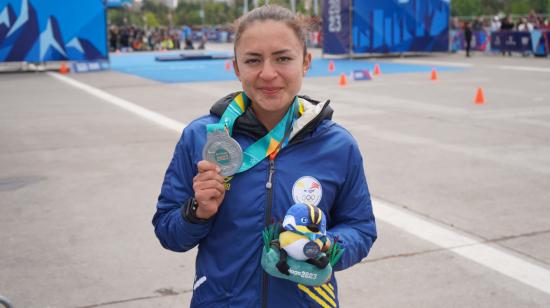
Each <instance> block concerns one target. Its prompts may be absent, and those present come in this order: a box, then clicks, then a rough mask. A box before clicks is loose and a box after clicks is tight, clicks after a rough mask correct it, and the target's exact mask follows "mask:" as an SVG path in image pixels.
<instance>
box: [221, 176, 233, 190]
mask: <svg viewBox="0 0 550 308" xmlns="http://www.w3.org/2000/svg"><path fill="white" fill-rule="evenodd" d="M232 179H233V176H226V177H224V178H223V187H224V188H225V190H230V189H231V180H232Z"/></svg>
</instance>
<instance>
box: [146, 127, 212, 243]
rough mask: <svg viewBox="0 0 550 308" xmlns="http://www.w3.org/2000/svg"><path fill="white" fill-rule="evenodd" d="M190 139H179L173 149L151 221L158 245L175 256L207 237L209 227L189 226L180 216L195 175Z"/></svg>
mask: <svg viewBox="0 0 550 308" xmlns="http://www.w3.org/2000/svg"><path fill="white" fill-rule="evenodd" d="M185 134H186V133H185V131H184V135H185ZM191 135H192V134H191ZM186 139H187V140H186ZM192 139H193V138H184V137H183V136H182V138H181V139H180V141H179V142H178V144H177V145H176V149H175V151H174V156H173V157H172V161H171V162H170V165H169V166H168V169H167V170H166V175H165V176H164V182H163V183H162V188H161V192H160V196H159V198H158V203H157V211H156V213H155V215H154V217H153V225H154V226H155V234H156V235H157V238H158V239H159V241H160V243H161V245H162V246H163V247H164V248H166V249H169V250H172V251H177V252H183V251H187V250H189V249H191V248H193V247H195V246H196V245H197V244H198V243H199V241H200V240H201V239H202V238H204V237H205V236H206V235H207V234H208V232H209V230H210V226H211V224H212V222H211V221H209V222H206V223H201V224H192V223H190V222H188V221H187V220H185V219H184V218H183V216H182V206H184V204H185V203H186V202H187V200H189V199H190V198H192V197H193V196H194V192H193V177H194V176H195V174H196V173H197V167H196V164H195V163H194V162H193V159H192V153H193V152H192V147H191V143H192Z"/></svg>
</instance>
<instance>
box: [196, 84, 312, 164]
mask: <svg viewBox="0 0 550 308" xmlns="http://www.w3.org/2000/svg"><path fill="white" fill-rule="evenodd" d="M249 106H250V99H249V98H248V97H247V96H246V94H245V93H244V92H241V93H239V94H238V95H237V96H235V98H234V99H233V100H232V101H231V103H229V106H227V108H226V109H225V111H224V113H223V115H222V116H221V118H220V121H219V122H218V123H216V124H208V125H206V129H207V132H208V133H213V132H215V131H225V132H226V133H227V134H229V135H232V133H233V125H234V124H235V121H236V120H237V118H238V117H239V116H240V115H242V114H243V113H244V112H245V110H246V108H248V107H249ZM301 110H302V108H301V104H300V102H299V98H298V97H295V98H294V101H293V103H292V105H291V106H290V108H288V111H287V112H286V114H285V116H284V117H283V118H282V119H281V121H280V122H279V123H277V125H276V126H275V127H274V128H273V129H272V130H271V131H270V132H269V133H267V134H266V135H265V136H263V137H262V138H260V139H259V140H258V141H256V142H255V143H253V144H251V145H250V146H248V147H247V148H246V149H245V150H244V151H243V163H242V165H241V167H240V168H239V170H238V171H237V173H240V172H244V171H246V170H248V169H250V168H252V167H254V166H255V165H256V164H258V163H259V162H260V161H262V159H264V158H265V157H267V156H269V155H271V154H272V153H274V152H277V151H279V150H281V149H282V148H283V147H285V146H286V145H287V144H288V139H289V138H288V136H289V135H290V130H291V129H292V124H293V122H294V120H295V118H296V117H297V116H298V113H299V112H300V111H301ZM297 111H298V112H297Z"/></svg>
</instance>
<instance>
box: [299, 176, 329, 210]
mask: <svg viewBox="0 0 550 308" xmlns="http://www.w3.org/2000/svg"><path fill="white" fill-rule="evenodd" d="M322 197H323V187H321V183H320V182H319V181H318V180H317V179H316V178H314V177H312V176H303V177H301V178H299V179H298V180H297V181H296V182H295V183H294V186H293V187H292V198H293V199H294V202H296V203H306V204H310V205H314V206H317V205H318V204H319V202H321V198H322Z"/></svg>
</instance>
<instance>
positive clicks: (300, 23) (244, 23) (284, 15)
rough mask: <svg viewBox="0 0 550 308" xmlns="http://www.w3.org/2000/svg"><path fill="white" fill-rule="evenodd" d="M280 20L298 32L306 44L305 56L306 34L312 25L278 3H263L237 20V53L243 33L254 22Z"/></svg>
mask: <svg viewBox="0 0 550 308" xmlns="http://www.w3.org/2000/svg"><path fill="white" fill-rule="evenodd" d="M267 20H273V21H280V22H283V23H285V24H286V25H287V26H289V27H290V28H291V29H292V30H293V31H294V34H296V37H297V38H298V40H299V41H300V42H301V43H302V46H304V58H305V56H306V54H307V46H306V35H307V30H308V29H309V28H310V25H309V24H308V23H307V22H306V21H305V20H304V18H303V17H302V16H301V15H296V14H294V13H292V12H291V11H290V10H289V9H286V8H284V7H282V6H278V5H263V6H260V7H257V8H255V9H253V10H252V11H250V12H248V13H246V14H244V15H243V16H241V17H240V18H239V19H237V20H236V21H235V24H234V29H235V43H234V45H233V50H234V52H235V55H236V54H237V52H236V49H237V44H238V43H239V40H240V38H241V36H242V34H243V32H244V31H245V30H246V29H247V28H248V27H249V26H250V25H251V24H252V23H254V22H257V21H267Z"/></svg>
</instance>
